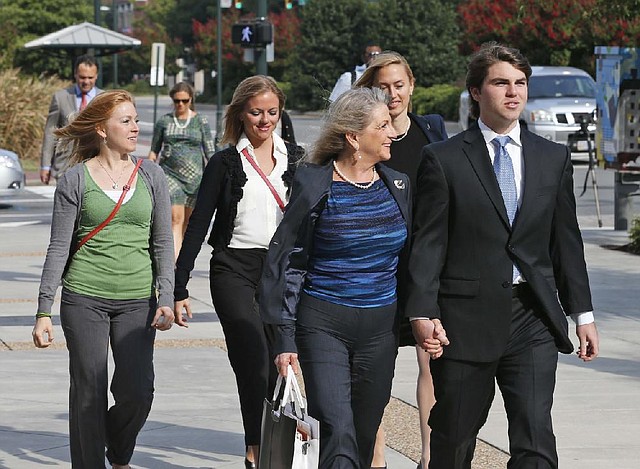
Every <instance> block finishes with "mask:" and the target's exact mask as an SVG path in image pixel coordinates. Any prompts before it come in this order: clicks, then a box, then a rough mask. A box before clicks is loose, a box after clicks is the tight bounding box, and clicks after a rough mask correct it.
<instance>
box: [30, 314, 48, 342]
mask: <svg viewBox="0 0 640 469" xmlns="http://www.w3.org/2000/svg"><path fill="white" fill-rule="evenodd" d="M31 337H33V344H34V345H35V346H36V347H38V348H47V347H48V346H49V345H51V344H52V343H53V324H52V322H51V318H47V317H42V318H38V319H36V324H35V326H33V331H32V332H31Z"/></svg>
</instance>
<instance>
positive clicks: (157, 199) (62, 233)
mask: <svg viewBox="0 0 640 469" xmlns="http://www.w3.org/2000/svg"><path fill="white" fill-rule="evenodd" d="M131 159H132V161H133V162H134V163H137V160H138V158H137V157H135V156H132V157H131ZM138 175H139V176H141V178H142V180H143V181H144V183H145V184H146V186H147V188H148V189H149V193H150V194H151V200H152V203H153V210H152V214H151V240H150V245H151V257H152V265H153V274H154V279H155V286H156V289H157V291H158V306H159V307H160V306H169V307H171V308H172V309H173V283H174V281H173V277H174V274H173V267H174V253H173V235H172V233H171V201H170V200H169V191H168V189H167V181H166V179H165V175H164V171H162V169H161V168H160V167H159V166H158V165H157V164H155V163H154V162H151V161H148V160H143V161H142V165H141V166H140V170H139V171H138ZM138 181H140V180H138ZM84 189H85V177H84V169H83V165H82V164H76V165H75V166H73V167H72V168H70V169H69V170H68V171H66V172H65V173H64V174H63V175H62V177H61V178H60V179H58V183H57V187H56V192H55V197H54V203H53V219H52V221H51V239H50V240H49V248H48V249H47V257H46V259H45V261H44V267H43V268H42V278H41V280H40V292H39V294H38V312H39V313H50V312H51V306H52V305H53V299H54V297H55V294H56V290H57V289H58V286H59V285H60V282H61V280H62V276H63V274H64V271H65V267H66V265H67V262H68V260H69V256H70V255H71V253H72V252H73V248H74V246H75V243H76V242H77V240H76V239H75V236H74V235H75V232H76V230H77V227H78V222H79V221H80V213H81V209H82V199H83V195H84Z"/></svg>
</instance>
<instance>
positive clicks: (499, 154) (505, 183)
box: [491, 136, 520, 280]
mask: <svg viewBox="0 0 640 469" xmlns="http://www.w3.org/2000/svg"><path fill="white" fill-rule="evenodd" d="M510 140H511V137H506V136H505V137H496V138H494V139H493V140H491V143H492V144H493V146H494V147H495V149H496V155H495V158H494V159H493V171H494V172H495V173H496V178H497V179H498V185H499V186H500V192H502V199H503V200H504V206H505V208H506V209H507V217H509V224H511V225H513V220H514V219H515V217H516V212H517V211H518V191H517V190H516V178H515V175H514V172H513V162H512V161H511V157H510V156H509V152H507V147H506V145H507V143H509V141H510ZM519 275H520V272H519V271H518V268H517V267H516V265H515V264H514V265H513V279H512V280H515V279H516V278H517V277H518V276H519Z"/></svg>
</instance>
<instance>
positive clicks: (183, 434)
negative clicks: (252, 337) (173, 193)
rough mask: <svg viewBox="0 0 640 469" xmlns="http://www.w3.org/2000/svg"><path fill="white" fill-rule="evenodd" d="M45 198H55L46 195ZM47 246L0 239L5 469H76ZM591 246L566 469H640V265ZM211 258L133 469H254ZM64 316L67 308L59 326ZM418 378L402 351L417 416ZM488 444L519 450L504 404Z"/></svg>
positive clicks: (564, 388)
mask: <svg viewBox="0 0 640 469" xmlns="http://www.w3.org/2000/svg"><path fill="white" fill-rule="evenodd" d="M38 192H39V193H42V194H46V193H47V189H44V188H43V189H42V190H40V191H38ZM17 229H19V230H20V231H19V233H18V232H17V231H16V230H17ZM48 235H49V225H48V224H47V223H39V224H33V225H26V226H21V227H20V228H0V242H1V243H2V249H1V250H0V259H1V263H2V268H0V292H1V293H0V349H2V351H0V382H1V383H2V384H1V387H0V468H10V469H22V468H25V469H26V468H34V467H68V466H69V448H68V430H67V417H68V408H67V390H68V371H67V367H68V361H67V353H66V350H65V349H64V346H63V341H64V339H63V335H62V331H61V329H60V327H59V322H58V320H57V317H56V318H55V321H54V323H55V324H56V328H55V337H56V343H57V346H56V347H54V348H53V349H49V350H36V349H34V348H33V346H32V344H31V342H30V332H31V328H32V325H33V315H34V312H35V308H36V303H35V298H36V297H37V290H38V283H39V276H40V271H41V268H42V263H43V260H44V254H45V250H46V247H47V242H48ZM583 235H584V239H585V249H586V256H587V261H588V266H589V273H590V277H591V285H592V289H593V296H594V302H595V313H596V320H597V324H598V327H599V330H600V334H601V356H600V357H599V358H598V359H597V360H596V361H595V362H593V363H591V364H589V365H585V364H583V363H582V362H580V361H579V360H578V359H577V358H576V357H575V356H564V355H562V356H560V364H559V368H558V384H557V391H556V395H555V407H554V425H555V430H556V436H557V440H558V450H559V455H560V467H561V468H563V469H599V468H603V467H613V468H616V469H632V468H637V467H639V466H638V462H637V461H638V460H640V366H638V365H639V362H640V306H639V305H640V257H638V256H633V255H631V254H627V253H624V252H621V251H616V250H610V249H604V248H602V247H601V245H621V244H624V243H626V242H627V235H626V233H624V232H616V231H613V230H611V229H590V230H585V231H584V232H583ZM209 251H210V250H209V248H208V246H204V247H203V249H202V252H201V254H200V256H199V257H198V260H197V264H196V268H195V270H194V272H193V278H192V280H191V282H190V284H189V287H190V291H191V293H192V297H193V298H194V301H193V303H194V306H195V317H194V319H193V320H192V321H191V327H190V328H189V329H181V328H178V327H174V328H173V329H171V331H169V332H166V333H158V340H157V350H156V358H155V365H156V399H155V402H154V405H153V409H152V411H151V415H150V416H149V420H148V422H147V424H146V425H145V427H144V429H143V431H142V433H141V435H140V438H139V440H138V445H137V448H136V452H135V454H134V458H133V460H132V465H133V467H137V468H152V469H155V468H177V467H188V468H238V469H240V468H242V467H243V464H242V460H243V454H244V442H243V436H242V425H241V421H240V413H239V404H238V398H237V392H236V388H235V381H234V378H233V373H232V371H231V368H230V366H229V363H228V360H227V357H226V353H225V351H224V350H223V347H224V343H223V335H222V331H221V328H220V325H219V323H218V321H217V318H216V315H215V313H214V311H213V307H212V306H211V300H210V298H209V291H208V280H207V278H208V261H209V255H210V253H209ZM57 307H58V303H56V311H55V312H56V315H57ZM572 335H574V334H572ZM574 342H575V341H574ZM416 376H417V366H416V364H415V352H414V351H413V350H412V349H411V348H403V349H401V350H400V353H399V356H398V361H397V368H396V378H395V380H394V385H393V391H392V395H393V397H394V398H395V399H394V401H396V402H397V403H399V405H401V406H403V405H404V406H406V409H409V410H410V409H413V407H411V406H415V403H416V402H415V378H416ZM498 396H499V393H498ZM407 404H408V405H407ZM406 409H405V410H406ZM403 411H404V410H403ZM392 422H393V423H392V424H390V425H392V428H388V431H389V433H391V434H392V438H390V439H391V440H394V439H395V441H396V442H397V441H400V443H394V444H393V445H394V446H395V447H397V448H399V449H400V450H401V451H402V452H403V453H405V454H408V455H410V456H411V457H415V454H416V453H415V451H416V449H415V448H409V449H404V448H403V442H407V441H409V440H410V439H412V438H413V439H415V436H416V435H417V434H418V433H419V430H418V428H417V426H416V425H415V424H414V423H413V421H410V420H402V419H400V420H399V421H398V420H397V419H396V420H393V421H392ZM398 422H399V423H398ZM480 438H481V440H483V441H484V442H486V443H488V444H490V445H492V446H493V447H495V448H494V449H493V450H492V451H494V453H496V454H497V455H502V456H504V454H503V453H504V452H506V451H507V450H508V445H507V430H506V421H505V417H504V410H503V409H502V403H501V402H500V400H499V398H497V399H496V402H495V404H494V406H493V408H492V410H491V414H490V417H489V420H488V422H487V424H486V425H485V427H484V428H483V429H482V431H481V434H480ZM405 454H402V453H400V452H398V451H395V450H392V449H389V450H388V451H387V457H388V463H389V467H390V468H392V469H413V468H415V463H414V462H413V461H412V460H411V459H410V458H409V457H407V456H406V455H405ZM497 460H500V461H503V460H504V457H503V458H502V459H490V460H489V462H484V463H482V462H480V461H478V462H475V463H474V468H486V469H495V468H498V467H505V465H504V463H503V462H500V463H498V462H495V461H497Z"/></svg>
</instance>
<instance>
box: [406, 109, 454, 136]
mask: <svg viewBox="0 0 640 469" xmlns="http://www.w3.org/2000/svg"><path fill="white" fill-rule="evenodd" d="M409 118H410V119H411V120H412V121H413V122H414V123H415V124H416V125H417V126H418V127H420V130H422V133H423V134H424V135H425V137H427V140H429V142H430V143H433V142H439V141H440V140H444V139H445V138H444V136H443V135H440V132H437V131H435V130H434V129H433V128H432V127H431V122H429V117H428V116H423V117H422V118H420V117H418V116H416V115H415V114H412V113H409Z"/></svg>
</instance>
